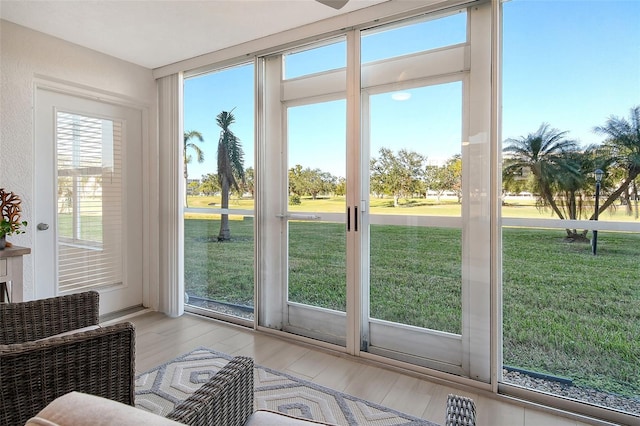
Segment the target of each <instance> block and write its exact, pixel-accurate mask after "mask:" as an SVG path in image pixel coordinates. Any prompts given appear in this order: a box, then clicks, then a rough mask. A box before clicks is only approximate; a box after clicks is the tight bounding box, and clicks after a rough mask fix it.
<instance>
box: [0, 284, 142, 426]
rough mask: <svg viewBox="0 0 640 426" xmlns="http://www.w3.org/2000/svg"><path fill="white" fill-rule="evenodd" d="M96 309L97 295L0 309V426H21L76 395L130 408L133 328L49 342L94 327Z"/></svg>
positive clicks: (96, 331)
mask: <svg viewBox="0 0 640 426" xmlns="http://www.w3.org/2000/svg"><path fill="white" fill-rule="evenodd" d="M98 308H99V294H98V293H97V292H95V291H90V292H84V293H80V294H72V295H67V296H59V297H53V298H48V299H41V300H36V301H30V302H20V303H5V304H0V424H1V425H23V424H24V423H25V422H26V421H27V420H28V419H29V418H30V417H32V416H33V415H35V414H36V413H38V412H39V411H40V410H41V409H42V408H44V407H45V406H46V405H47V404H49V403H50V402H51V401H53V400H54V399H56V398H57V397H59V396H62V395H64V394H66V393H68V392H71V391H74V390H75V391H79V392H84V393H88V394H93V395H98V396H102V397H105V398H108V399H111V400H114V401H119V402H122V403H125V404H128V405H133V403H134V380H135V365H134V357H135V331H134V328H133V325H132V324H130V323H121V324H116V325H111V326H106V327H102V328H97V329H94V330H88V331H79V332H77V333H75V334H71V335H67V336H60V337H50V336H55V335H57V334H60V333H67V332H70V331H73V330H77V329H81V328H85V327H89V326H93V325H97V324H98V315H99V310H98ZM48 337H50V338H48ZM46 338H48V339H46ZM40 339H45V340H40Z"/></svg>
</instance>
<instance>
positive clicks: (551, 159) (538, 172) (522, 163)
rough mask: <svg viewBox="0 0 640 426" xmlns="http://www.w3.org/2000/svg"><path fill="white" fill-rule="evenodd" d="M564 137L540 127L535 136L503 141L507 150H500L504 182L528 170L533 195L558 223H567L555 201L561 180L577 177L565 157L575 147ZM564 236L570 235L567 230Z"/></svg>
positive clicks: (543, 125)
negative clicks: (531, 181)
mask: <svg viewBox="0 0 640 426" xmlns="http://www.w3.org/2000/svg"><path fill="white" fill-rule="evenodd" d="M566 134H567V132H561V131H559V130H558V129H553V128H550V127H549V125H548V124H547V123H543V124H542V125H541V126H540V127H539V128H538V130H537V131H536V132H535V133H530V134H528V135H527V136H521V137H519V138H509V139H507V140H505V143H507V144H508V146H506V147H505V148H504V149H503V152H505V153H508V155H507V156H505V157H506V158H505V167H504V169H503V176H504V179H505V180H508V179H511V178H512V177H513V176H515V175H521V174H522V171H523V169H527V170H529V171H530V172H531V174H532V175H533V177H534V185H535V192H537V193H538V194H540V195H539V197H540V198H539V202H540V203H541V204H542V205H543V206H549V207H551V209H552V210H553V212H554V213H555V214H556V215H557V216H558V217H559V218H560V219H566V217H565V215H564V214H563V212H562V210H561V209H560V207H559V206H558V204H557V202H556V199H555V192H556V190H557V189H558V188H559V185H560V184H561V182H560V179H561V178H562V179H564V180H566V179H568V176H575V177H579V175H580V170H579V169H576V168H575V167H574V166H573V164H574V163H573V162H571V161H567V160H568V157H567V153H568V152H573V151H575V150H576V149H577V145H576V143H575V142H574V141H572V140H569V139H566V138H565V136H566ZM567 232H568V233H569V234H571V231H570V230H567Z"/></svg>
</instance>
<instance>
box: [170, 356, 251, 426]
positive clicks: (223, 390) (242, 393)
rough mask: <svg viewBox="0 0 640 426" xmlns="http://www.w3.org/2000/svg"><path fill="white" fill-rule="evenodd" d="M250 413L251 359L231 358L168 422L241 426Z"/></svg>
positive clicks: (194, 425) (179, 407)
mask: <svg viewBox="0 0 640 426" xmlns="http://www.w3.org/2000/svg"><path fill="white" fill-rule="evenodd" d="M252 413H253V359H252V358H249V357H242V356H238V357H235V358H233V359H232V360H231V361H229V363H228V364H226V365H225V366H224V367H222V369H221V370H220V371H218V372H217V373H216V374H215V375H214V376H213V377H212V378H211V379H210V380H209V381H208V382H207V383H205V384H204V385H202V387H200V388H199V389H198V390H197V391H196V392H195V393H194V394H192V395H191V396H190V397H189V398H188V399H187V400H185V401H183V402H181V403H180V404H178V405H177V406H176V407H175V408H174V410H173V411H172V412H170V413H169V414H168V415H167V418H169V419H171V420H175V421H177V422H180V423H184V424H187V425H191V426H211V425H215V426H242V425H244V424H245V422H246V421H247V419H248V418H249V416H251V414H252Z"/></svg>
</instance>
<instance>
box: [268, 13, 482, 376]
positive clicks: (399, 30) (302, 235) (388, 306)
mask: <svg viewBox="0 0 640 426" xmlns="http://www.w3.org/2000/svg"><path fill="white" fill-rule="evenodd" d="M489 11H490V5H489V4H485V5H483V6H482V7H474V8H470V9H467V8H461V9H457V10H449V11H447V12H446V13H438V14H428V15H424V16H420V17H418V18H414V19H409V20H404V21H402V22H395V23H393V24H391V25H384V26H376V27H375V28H369V29H366V30H362V31H360V30H354V31H350V32H348V33H347V34H346V36H345V37H340V38H337V39H329V40H326V41H323V42H321V43H318V44H313V45H307V46H304V47H301V48H297V49H294V50H292V51H289V52H284V53H278V54H275V55H271V56H268V57H265V58H263V59H261V60H260V64H261V65H260V67H261V70H259V73H258V74H259V75H261V76H262V75H264V76H265V81H264V87H263V90H262V91H261V93H260V97H259V101H258V104H259V105H260V106H261V108H262V110H263V111H264V112H263V116H264V124H263V125H259V126H258V127H259V128H262V126H264V135H265V136H264V139H265V142H264V146H263V144H262V143H260V142H259V143H258V146H259V147H260V148H261V149H263V150H264V151H263V152H261V153H260V154H259V155H258V157H259V158H261V160H260V161H259V162H258V167H259V168H260V167H261V166H262V167H264V169H262V170H258V176H259V180H260V182H259V183H258V188H259V189H258V199H257V203H258V209H257V217H258V233H259V235H260V236H259V238H258V240H257V244H258V245H259V249H258V257H257V259H256V260H257V262H258V268H257V269H258V271H259V274H260V277H259V286H260V287H259V293H260V299H259V302H260V303H259V305H260V308H259V309H260V314H259V319H258V325H259V326H264V327H267V328H275V329H278V330H282V331H286V332H289V333H293V334H297V335H302V336H305V337H309V338H312V339H315V340H318V341H322V342H327V343H330V344H335V345H339V346H342V347H345V350H346V351H347V352H349V353H352V354H354V355H363V356H365V355H367V356H376V357H384V358H393V359H396V360H400V361H405V362H410V363H413V364H417V365H421V366H427V367H431V368H435V369H438V370H441V371H446V372H450V373H454V374H457V375H459V376H463V377H474V378H476V379H479V380H482V381H485V382H488V381H489V376H490V372H489V363H488V352H489V347H490V346H489V340H488V339H489V337H488V336H489V334H488V333H489V314H488V310H486V309H485V308H486V307H487V306H489V289H490V283H489V274H488V268H486V267H484V266H482V265H483V264H487V265H488V262H489V258H488V255H487V253H488V252H487V250H486V249H485V246H484V244H486V243H487V241H488V233H489V227H488V215H487V212H488V211H489V209H488V205H489V202H490V197H489V194H490V193H491V190H490V188H489V183H488V180H487V177H488V176H489V162H488V161H486V160H487V159H488V152H489V150H490V140H489V138H488V137H487V135H488V134H489V120H488V119H486V118H487V117H488V116H487V115H486V114H485V112H486V111H489V110H490V108H489V105H490V93H491V92H490V87H488V86H486V87H482V86H481V85H479V84H476V83H475V81H476V79H477V80H478V81H480V80H484V79H485V78H486V77H487V76H488V73H489V70H490V69H489V67H487V66H486V65H487V62H486V61H484V60H483V59H482V58H481V56H480V55H479V54H480V52H486V50H485V49H487V48H488V47H487V44H488V40H489V38H488V37H487V34H489V32H488V31H487V26H488V25H489V19H488V17H489V16H490V14H489ZM347 52H349V53H347ZM355 57H358V58H361V60H360V61H354V60H353V59H354V58H355ZM301 64H315V65H316V66H314V67H313V68H312V69H310V70H307V69H305V67H304V66H302V65H301ZM318 64H321V65H318ZM356 81H357V83H356ZM355 117H359V118H357V119H356V118H355ZM476 194H477V195H476ZM474 259H475V260H477V259H485V262H484V263H483V262H480V264H481V266H480V267H478V266H476V265H475V264H474V262H475V261H474ZM472 298H474V299H475V300H477V301H482V300H484V302H485V303H478V304H471V303H470V302H469V300H471V299H472ZM463 306H469V308H468V309H467V310H466V311H465V310H464V309H463ZM472 316H474V317H475V318H476V319H477V320H476V321H475V322H472V321H471V320H470V318H471V317H472Z"/></svg>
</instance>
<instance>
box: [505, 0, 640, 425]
mask: <svg viewBox="0 0 640 426" xmlns="http://www.w3.org/2000/svg"><path fill="white" fill-rule="evenodd" d="M638 22H640V3H638V2H628V1H593V2H534V1H517V0H516V1H512V2H508V3H504V5H503V31H504V33H503V49H504V51H503V127H502V136H503V150H504V153H503V163H504V176H503V190H504V193H503V204H502V205H503V207H502V217H503V221H502V224H503V226H504V228H503V258H502V263H503V357H502V358H503V369H502V382H503V383H505V384H508V385H510V386H511V387H512V388H511V390H510V391H512V392H514V391H516V392H517V391H518V390H519V389H527V390H533V391H535V392H537V393H540V394H544V395H554V396H559V397H562V398H563V399H567V400H570V401H579V402H581V403H585V404H587V405H588V406H592V407H606V408H608V409H611V410H616V411H621V412H626V413H631V414H633V415H636V416H640V374H638V365H640V263H639V262H638V259H639V258H640V220H639V219H638V217H639V213H638V207H639V204H638V203H639V201H638V200H639V194H638V185H639V184H640V180H639V178H638V173H639V172H640V161H639V158H640V139H639V135H640V128H639V126H640V56H639V55H638V46H639V44H638V43H639V42H640V26H639V25H638ZM598 170H600V171H602V173H600V172H598ZM596 212H597V214H596ZM596 220H597V222H596ZM596 415H597V413H596Z"/></svg>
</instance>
